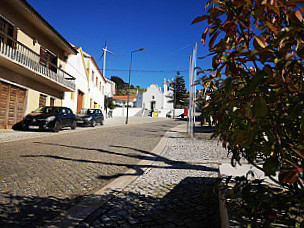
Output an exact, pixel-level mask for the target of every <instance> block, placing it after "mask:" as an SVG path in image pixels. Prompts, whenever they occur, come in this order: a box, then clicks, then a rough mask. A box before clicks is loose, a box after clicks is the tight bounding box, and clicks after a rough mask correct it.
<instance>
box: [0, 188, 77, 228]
mask: <svg viewBox="0 0 304 228" xmlns="http://www.w3.org/2000/svg"><path fill="white" fill-rule="evenodd" d="M0 196H1V199H4V202H3V201H1V202H0V227H2V228H6V227H9V228H15V227H16V228H17V227H18V228H19V227H37V226H42V225H43V224H45V223H47V222H50V219H51V218H53V217H56V216H58V215H59V214H60V213H62V212H63V211H65V210H67V209H68V208H70V207H72V206H73V205H74V204H75V202H78V201H80V200H81V198H80V197H79V198H77V199H73V200H72V199H68V198H65V199H60V198H56V197H37V196H30V197H28V196H18V195H17V196H16V195H12V194H5V193H1V194H0Z"/></svg>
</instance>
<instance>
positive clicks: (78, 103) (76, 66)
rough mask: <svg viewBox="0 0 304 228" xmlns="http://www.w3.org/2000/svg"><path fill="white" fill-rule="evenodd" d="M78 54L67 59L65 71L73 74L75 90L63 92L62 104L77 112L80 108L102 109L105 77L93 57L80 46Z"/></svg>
mask: <svg viewBox="0 0 304 228" xmlns="http://www.w3.org/2000/svg"><path fill="white" fill-rule="evenodd" d="M76 49H77V50H78V54H77V55H75V56H71V57H70V58H69V59H68V61H67V71H68V72H70V73H73V75H75V78H76V79H75V85H76V89H75V92H66V93H65V94H64V100H63V106H67V107H69V108H71V109H72V110H73V112H77V111H79V110H80V109H82V108H100V109H102V110H103V109H104V96H105V87H106V79H105V78H104V77H103V75H102V73H101V71H100V69H99V68H98V66H97V63H96V62H95V60H94V58H93V57H92V56H90V55H89V54H87V53H85V52H84V51H83V50H82V48H81V47H79V48H76Z"/></svg>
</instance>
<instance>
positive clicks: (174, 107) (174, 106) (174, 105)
mask: <svg viewBox="0 0 304 228" xmlns="http://www.w3.org/2000/svg"><path fill="white" fill-rule="evenodd" d="M175 109H176V76H175V82H174V103H173V119H174V120H175Z"/></svg>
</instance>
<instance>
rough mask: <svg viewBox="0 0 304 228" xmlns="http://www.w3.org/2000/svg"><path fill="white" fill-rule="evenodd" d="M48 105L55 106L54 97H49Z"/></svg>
mask: <svg viewBox="0 0 304 228" xmlns="http://www.w3.org/2000/svg"><path fill="white" fill-rule="evenodd" d="M50 106H55V99H54V98H52V97H51V98H50Z"/></svg>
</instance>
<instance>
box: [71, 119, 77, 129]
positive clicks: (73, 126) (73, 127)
mask: <svg viewBox="0 0 304 228" xmlns="http://www.w3.org/2000/svg"><path fill="white" fill-rule="evenodd" d="M76 126H77V122H76V121H75V120H74V121H73V122H72V125H71V129H72V130H75V129H76Z"/></svg>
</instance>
